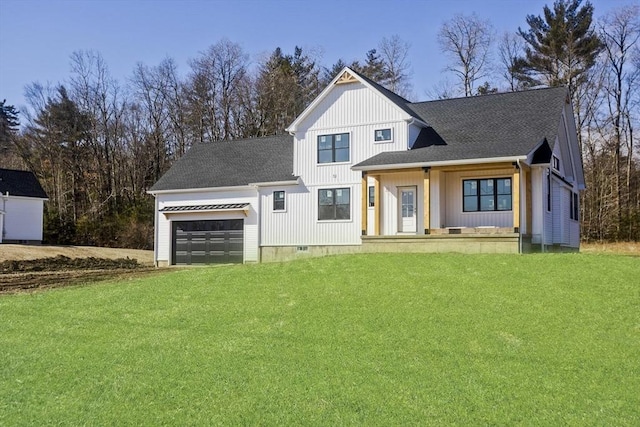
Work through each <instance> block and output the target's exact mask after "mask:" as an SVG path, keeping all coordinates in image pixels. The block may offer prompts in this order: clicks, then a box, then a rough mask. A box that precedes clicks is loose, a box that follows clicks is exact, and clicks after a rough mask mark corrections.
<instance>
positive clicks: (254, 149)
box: [149, 135, 295, 191]
mask: <svg viewBox="0 0 640 427" xmlns="http://www.w3.org/2000/svg"><path fill="white" fill-rule="evenodd" d="M293 179H295V177H294V176H293V137H292V136H290V135H278V136H269V137H264V138H251V139H241V140H235V141H222V142H211V143H204V144H197V145H194V146H193V147H191V149H190V150H189V151H187V153H186V154H185V155H184V156H182V157H181V158H180V159H179V160H178V161H177V162H175V163H174V164H173V166H172V167H171V169H169V170H168V171H167V173H165V174H164V175H163V176H162V177H161V178H160V179H159V180H158V182H156V183H155V185H154V186H153V187H151V189H150V190H149V191H162V190H184V189H191V188H211V187H235V186H241V185H247V184H249V183H256V182H275V181H289V180H293Z"/></svg>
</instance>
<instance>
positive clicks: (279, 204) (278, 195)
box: [273, 191, 285, 211]
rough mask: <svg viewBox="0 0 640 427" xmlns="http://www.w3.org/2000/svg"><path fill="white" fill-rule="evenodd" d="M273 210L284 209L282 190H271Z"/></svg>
mask: <svg viewBox="0 0 640 427" xmlns="http://www.w3.org/2000/svg"><path fill="white" fill-rule="evenodd" d="M273 210H274V211H284V210H285V205H284V191H274V192H273Z"/></svg>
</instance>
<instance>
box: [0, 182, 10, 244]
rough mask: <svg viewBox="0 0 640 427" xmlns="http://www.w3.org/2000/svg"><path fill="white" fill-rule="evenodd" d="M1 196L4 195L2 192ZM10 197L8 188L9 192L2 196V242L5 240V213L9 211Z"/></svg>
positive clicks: (0, 230) (0, 237)
mask: <svg viewBox="0 0 640 427" xmlns="http://www.w3.org/2000/svg"><path fill="white" fill-rule="evenodd" d="M0 196H2V193H0ZM8 198H9V190H7V194H6V195H4V196H2V215H3V218H2V227H1V228H0V243H2V241H3V240H4V236H5V227H6V225H5V222H6V221H5V219H6V218H4V215H6V212H7V199H8Z"/></svg>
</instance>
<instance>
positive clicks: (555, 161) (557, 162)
mask: <svg viewBox="0 0 640 427" xmlns="http://www.w3.org/2000/svg"><path fill="white" fill-rule="evenodd" d="M552 159H553V168H554V169H555V170H557V171H558V172H560V159H559V158H557V157H556V156H553V157H552Z"/></svg>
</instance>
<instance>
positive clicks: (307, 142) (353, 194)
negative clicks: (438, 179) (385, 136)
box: [260, 83, 408, 246]
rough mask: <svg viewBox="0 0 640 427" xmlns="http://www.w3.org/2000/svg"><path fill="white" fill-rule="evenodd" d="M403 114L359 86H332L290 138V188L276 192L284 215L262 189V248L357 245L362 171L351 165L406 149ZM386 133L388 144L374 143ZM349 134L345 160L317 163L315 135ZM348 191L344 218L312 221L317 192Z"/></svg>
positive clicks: (268, 190) (315, 215) (270, 193)
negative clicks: (281, 195)
mask: <svg viewBox="0 0 640 427" xmlns="http://www.w3.org/2000/svg"><path fill="white" fill-rule="evenodd" d="M405 116H406V113H404V112H402V111H401V110H400V109H399V108H398V107H397V106H396V105H394V104H392V103H391V102H390V101H389V100H388V99H387V98H385V97H384V96H382V95H380V94H379V93H377V92H376V91H373V90H371V89H370V88H368V87H367V86H365V85H364V84H362V83H351V84H345V85H336V86H335V87H334V88H333V90H331V91H330V92H329V93H328V94H327V96H326V98H324V99H322V100H321V101H320V102H319V104H318V105H316V106H315V108H314V109H313V110H312V111H310V112H309V114H308V115H307V116H306V117H304V119H303V120H302V121H301V122H300V123H299V124H298V125H297V129H296V132H295V135H294V144H295V148H294V175H296V176H300V177H302V178H303V179H301V180H300V181H301V182H300V185H299V186H298V187H296V188H291V187H287V188H282V189H281V190H284V191H285V194H286V196H285V197H286V212H273V191H275V190H276V188H275V187H274V188H266V187H265V188H262V189H261V190H260V197H261V203H260V206H261V218H262V227H261V228H262V230H261V236H260V244H261V245H262V246H313V245H360V244H361V243H362V241H361V239H360V235H361V227H362V218H361V216H362V208H361V203H362V172H360V171H353V170H351V167H352V166H353V165H355V164H357V163H359V162H361V161H363V160H366V159H368V158H370V157H372V156H374V155H376V154H378V153H381V152H384V151H399V150H406V149H407V139H408V135H407V128H408V126H407V122H406V121H405ZM381 129H391V134H392V137H391V141H386V142H376V141H375V131H376V130H381ZM341 133H346V134H349V161H348V162H339V163H323V164H320V163H318V137H319V136H322V135H333V134H341ZM340 188H348V189H349V191H350V208H351V212H350V218H349V219H348V220H330V221H320V220H318V191H319V190H322V189H340Z"/></svg>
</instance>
